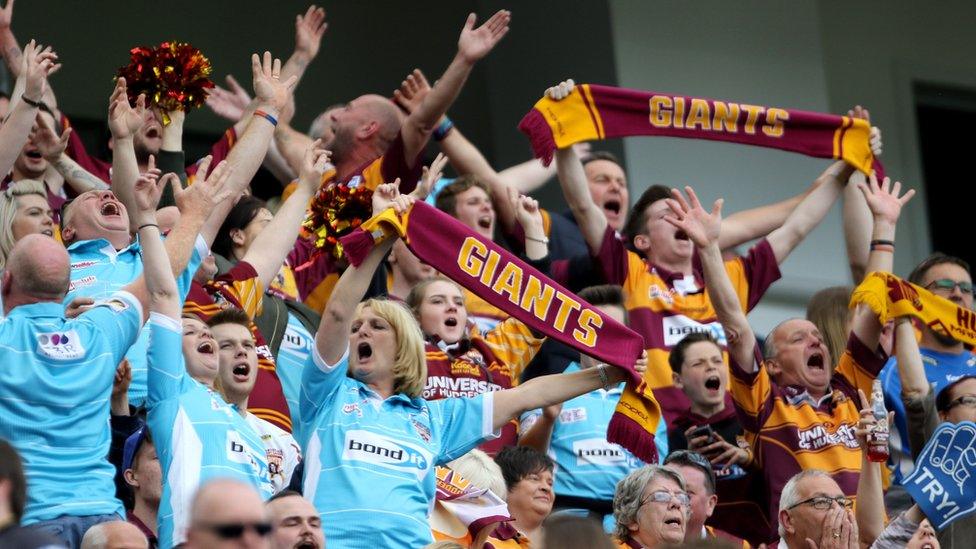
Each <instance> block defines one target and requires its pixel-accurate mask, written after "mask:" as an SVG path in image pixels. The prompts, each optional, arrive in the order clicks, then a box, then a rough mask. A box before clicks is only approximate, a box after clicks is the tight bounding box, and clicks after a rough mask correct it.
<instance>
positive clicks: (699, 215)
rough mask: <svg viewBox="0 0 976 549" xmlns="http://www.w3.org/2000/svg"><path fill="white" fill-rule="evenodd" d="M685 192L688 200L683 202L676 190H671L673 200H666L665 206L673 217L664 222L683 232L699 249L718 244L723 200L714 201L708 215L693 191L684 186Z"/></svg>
mask: <svg viewBox="0 0 976 549" xmlns="http://www.w3.org/2000/svg"><path fill="white" fill-rule="evenodd" d="M685 192H686V193H687V194H688V200H685V197H684V196H682V195H681V191H679V190H678V189H672V190H671V196H673V197H674V198H669V199H667V205H668V207H669V208H671V212H672V213H673V214H674V215H671V216H667V217H665V218H664V220H665V221H667V222H668V223H670V224H672V225H674V226H675V227H677V228H679V229H681V230H682V231H684V232H685V234H687V235H688V238H689V239H691V241H692V242H693V243H694V244H695V246H697V247H698V248H699V249H701V248H705V247H706V246H708V245H710V244H712V243H715V242H718V237H719V234H720V233H721V232H722V203H723V202H724V200H723V199H721V198H719V199H718V200H716V201H715V203H714V204H713V205H712V211H711V213H709V212H707V211H705V208H703V207H702V205H701V202H699V200H698V195H696V194H695V191H694V189H692V188H691V187H687V186H686V187H685Z"/></svg>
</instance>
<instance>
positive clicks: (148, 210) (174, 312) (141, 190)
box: [116, 145, 182, 318]
mask: <svg viewBox="0 0 976 549" xmlns="http://www.w3.org/2000/svg"><path fill="white" fill-rule="evenodd" d="M116 148H117V145H116ZM116 154H117V153H116ZM175 177H176V176H174V175H167V177H164V178H163V179H161V180H158V181H157V179H156V178H154V177H152V176H148V175H146V176H141V177H139V180H138V181H137V182H136V184H135V188H134V192H133V193H132V194H133V196H134V198H135V200H136V203H137V205H138V208H137V211H136V213H135V215H133V216H132V217H133V220H134V221H135V223H137V224H138V225H137V230H138V234H139V245H140V247H141V248H142V265H143V270H142V272H143V277H144V278H145V284H146V289H147V291H148V296H147V297H148V301H149V303H148V304H144V305H143V309H144V310H148V311H150V312H155V313H160V314H162V315H164V316H166V317H169V318H179V317H180V308H181V305H182V304H181V301H182V299H181V297H182V296H181V295H180V293H179V290H178V289H177V286H176V278H175V275H174V274H173V269H172V267H171V265H170V262H169V257H168V256H167V255H166V248H165V246H164V245H163V241H162V240H161V234H160V232H159V225H158V224H157V223H156V206H157V205H158V204H159V198H160V196H161V195H162V188H163V185H166V183H167V181H169V180H171V179H173V178H175ZM146 305H148V307H147V306H146Z"/></svg>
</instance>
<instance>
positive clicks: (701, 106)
mask: <svg viewBox="0 0 976 549" xmlns="http://www.w3.org/2000/svg"><path fill="white" fill-rule="evenodd" d="M649 106H650V116H649V119H650V122H651V125H652V126H654V127H655V128H675V129H679V130H680V129H688V130H704V131H710V132H722V133H739V130H740V129H742V131H744V132H745V133H747V134H749V135H755V134H756V125H757V124H759V122H760V119H761V118H762V119H763V120H764V121H765V123H764V124H762V125H761V126H760V130H761V131H762V132H763V133H764V134H766V135H767V136H769V137H777V138H778V137H783V132H784V126H783V123H784V122H786V121H787V120H789V119H790V113H789V112H787V111H785V110H783V109H776V108H769V109H767V108H765V107H759V106H756V105H745V104H739V103H725V102H723V101H706V100H704V99H697V98H693V99H691V104H690V105H686V102H685V98H684V97H674V96H670V95H654V96H651V99H650V101H649ZM686 107H687V108H686ZM743 113H745V120H740V118H742V116H741V115H742V114H743Z"/></svg>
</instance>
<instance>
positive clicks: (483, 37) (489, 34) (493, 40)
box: [458, 10, 512, 63]
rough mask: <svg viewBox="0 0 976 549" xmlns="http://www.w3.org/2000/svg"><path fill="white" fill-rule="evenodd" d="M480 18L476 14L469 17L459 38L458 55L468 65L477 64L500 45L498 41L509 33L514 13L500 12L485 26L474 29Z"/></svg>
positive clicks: (486, 22)
mask: <svg viewBox="0 0 976 549" xmlns="http://www.w3.org/2000/svg"><path fill="white" fill-rule="evenodd" d="M477 20H478V16H477V15H475V14H474V13H472V14H470V15H468V19H467V21H465V22H464V28H462V29H461V37H460V38H458V55H460V56H461V57H462V58H463V59H464V60H465V61H467V62H468V63H475V62H477V61H478V60H479V59H481V58H483V57H484V56H486V55H488V53H489V52H490V51H491V50H492V49H493V48H494V47H495V45H496V44H498V41H499V40H501V39H502V37H503V36H505V34H506V33H508V23H509V22H510V21H511V20H512V12H510V11H508V10H498V12H497V13H495V15H492V16H491V18H490V19H488V20H487V21H485V23H484V24H483V25H481V26H480V27H478V28H474V24H475V21H477Z"/></svg>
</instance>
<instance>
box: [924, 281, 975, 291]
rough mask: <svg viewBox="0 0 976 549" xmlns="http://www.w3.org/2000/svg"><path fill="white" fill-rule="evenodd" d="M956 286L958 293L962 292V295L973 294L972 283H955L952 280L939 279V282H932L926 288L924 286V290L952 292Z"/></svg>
mask: <svg viewBox="0 0 976 549" xmlns="http://www.w3.org/2000/svg"><path fill="white" fill-rule="evenodd" d="M956 286H959V291H960V292H962V293H964V294H971V293H973V283H972V282H956V281H955V280H952V279H951V278H940V279H939V280H933V281H932V282H930V283H929V284H928V285H927V286H925V289H927V290H943V291H946V292H951V291H952V290H954V289H955V288H956Z"/></svg>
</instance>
